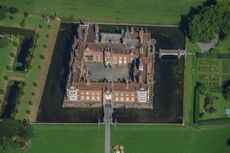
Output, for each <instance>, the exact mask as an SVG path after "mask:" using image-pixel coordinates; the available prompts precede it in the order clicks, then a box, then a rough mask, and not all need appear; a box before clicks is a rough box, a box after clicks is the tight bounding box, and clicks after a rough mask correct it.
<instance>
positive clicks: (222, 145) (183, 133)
mask: <svg viewBox="0 0 230 153" xmlns="http://www.w3.org/2000/svg"><path fill="white" fill-rule="evenodd" d="M111 136H112V140H111V141H112V142H111V145H124V148H125V152H127V153H130V152H131V153H150V152H152V153H153V152H156V153H169V152H170V153H228V152H229V150H230V147H229V146H227V139H228V138H229V137H230V128H229V127H228V126H226V127H222V128H219V129H218V128H217V129H216V128H212V127H209V128H207V129H194V128H184V127H177V126H168V127H167V126H117V128H116V129H115V128H112V134H111Z"/></svg>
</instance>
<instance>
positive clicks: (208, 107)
mask: <svg viewBox="0 0 230 153" xmlns="http://www.w3.org/2000/svg"><path fill="white" fill-rule="evenodd" d="M229 72H230V59H229V58H228V55H220V54H219V55H216V57H215V55H213V56H209V57H204V55H203V57H198V60H197V85H196V89H195V90H196V93H195V97H196V98H195V99H196V100H195V103H196V104H195V105H196V106H197V107H196V109H197V111H195V113H197V120H199V121H204V120H217V119H224V118H225V119H226V120H229V121H230V119H229V118H228V116H227V110H229V109H230V101H229V100H228V99H227V98H226V96H225V95H224V85H225V84H226V82H227V81H228V80H229V79H230V74H229Z"/></svg>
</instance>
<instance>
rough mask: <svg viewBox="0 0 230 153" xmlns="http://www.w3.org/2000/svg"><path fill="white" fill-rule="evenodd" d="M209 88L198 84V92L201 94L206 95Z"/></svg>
mask: <svg viewBox="0 0 230 153" xmlns="http://www.w3.org/2000/svg"><path fill="white" fill-rule="evenodd" d="M207 90H208V89H207V86H206V85H205V84H203V83H199V84H198V91H199V93H200V94H202V95H205V94H206V93H207Z"/></svg>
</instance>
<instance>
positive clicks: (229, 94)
mask: <svg viewBox="0 0 230 153" xmlns="http://www.w3.org/2000/svg"><path fill="white" fill-rule="evenodd" d="M223 95H224V98H225V99H226V100H228V101H230V80H228V81H227V82H226V83H225V84H224V85H223Z"/></svg>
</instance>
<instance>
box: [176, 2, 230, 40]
mask: <svg viewBox="0 0 230 153" xmlns="http://www.w3.org/2000/svg"><path fill="white" fill-rule="evenodd" d="M229 8H230V1H229V0H221V1H216V0H208V1H207V2H206V3H204V4H203V5H202V6H198V7H197V8H193V9H191V11H190V12H189V14H188V15H187V16H183V17H182V19H181V22H180V29H181V30H182V31H183V32H184V34H185V35H187V36H188V37H189V39H190V40H191V41H192V42H197V41H204V42H206V41H209V40H210V39H212V38H213V37H214V36H215V35H216V34H217V35H219V34H221V33H224V34H226V33H229V30H228V29H229V21H230V20H229V11H230V9H229Z"/></svg>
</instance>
